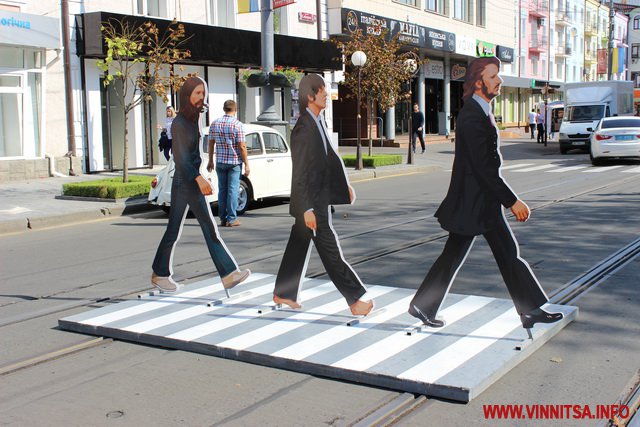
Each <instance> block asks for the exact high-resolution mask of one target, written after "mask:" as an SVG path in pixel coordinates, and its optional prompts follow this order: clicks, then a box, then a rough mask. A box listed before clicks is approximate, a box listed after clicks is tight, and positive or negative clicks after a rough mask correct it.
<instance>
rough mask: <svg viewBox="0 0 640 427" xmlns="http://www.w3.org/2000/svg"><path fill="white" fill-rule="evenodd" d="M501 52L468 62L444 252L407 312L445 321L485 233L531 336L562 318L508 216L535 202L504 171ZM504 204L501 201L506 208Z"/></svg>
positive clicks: (445, 210) (445, 212) (444, 212)
mask: <svg viewBox="0 0 640 427" xmlns="http://www.w3.org/2000/svg"><path fill="white" fill-rule="evenodd" d="M499 70H500V61H499V60H498V59H497V58H496V57H486V58H478V59H476V60H474V61H473V62H472V63H471V65H470V66H469V70H468V72H467V77H466V81H465V84H464V95H463V96H464V106H463V107H462V109H461V110H460V114H459V115H458V121H457V129H456V142H455V143H456V148H455V158H454V161H453V170H452V172H451V183H450V185H449V191H448V192H447V195H446V197H445V199H444V200H443V202H442V204H441V205H440V207H439V209H438V210H437V212H436V214H435V216H436V217H437V218H438V221H439V222H440V225H441V226H442V228H444V229H445V230H447V231H448V232H449V239H448V240H447V242H446V243H445V246H444V250H443V252H442V254H441V255H440V256H439V257H438V259H437V260H436V262H435V263H434V264H433V266H432V267H431V269H430V270H429V273H428V274H427V276H426V277H425V279H424V281H423V282H422V285H420V288H419V289H418V292H417V293H416V295H415V296H414V298H413V300H412V301H411V304H410V306H409V313H410V314H411V315H412V316H414V317H417V318H419V319H420V320H422V321H423V323H424V324H425V325H427V326H431V327H436V328H437V327H442V326H444V324H445V323H444V321H443V320H440V319H437V318H436V314H437V313H438V310H439V309H440V306H441V304H442V301H443V300H444V298H445V297H446V295H447V293H448V292H449V289H450V288H451V285H452V284H453V281H454V279H455V277H456V274H457V273H458V270H459V269H460V267H461V266H462V264H463V263H464V260H465V259H466V257H467V255H468V253H469V250H470V249H471V246H472V245H473V242H474V240H475V236H477V235H483V236H484V238H485V239H486V240H487V242H488V243H489V246H490V247H491V251H492V252H493V255H494V257H495V259H496V262H497V263H498V267H499V269H500V273H501V274H502V277H503V279H504V281H505V284H506V285H507V289H508V290H509V294H510V295H511V298H512V299H513V302H514V304H515V306H516V309H517V311H518V314H519V315H520V320H521V321H522V326H523V327H524V328H526V329H527V332H528V333H529V336H530V337H531V332H530V328H531V327H533V325H534V324H535V323H538V322H542V323H551V322H555V321H558V320H560V319H562V313H547V312H546V311H544V310H543V309H541V308H540V307H541V306H542V305H543V304H545V303H546V302H547V301H548V298H547V296H546V295H545V293H544V291H543V290H542V287H541V286H540V284H539V283H538V280H537V279H536V277H535V276H534V274H533V272H532V271H531V268H530V267H529V264H527V262H526V261H525V260H523V259H522V258H520V249H519V247H518V242H517V241H516V239H515V236H514V235H513V233H512V231H511V228H510V227H509V224H508V223H507V220H506V218H505V216H504V211H503V209H502V206H504V207H505V208H509V209H511V211H512V212H513V214H514V215H515V216H516V219H517V220H518V221H520V222H524V221H527V219H528V218H529V214H530V210H529V207H528V206H527V205H526V204H525V203H524V202H522V201H521V200H520V199H518V196H517V195H516V194H515V193H514V192H513V191H512V190H511V188H510V187H509V186H508V185H507V183H506V182H505V180H504V179H503V177H502V174H501V172H500V166H501V164H502V155H501V154H500V140H499V136H498V133H499V131H498V128H497V126H496V123H495V119H494V117H493V114H492V113H491V101H492V100H493V98H495V97H496V96H498V95H499V94H500V86H501V84H502V79H501V78H500V76H499V75H498V73H499ZM501 205H502V206H501Z"/></svg>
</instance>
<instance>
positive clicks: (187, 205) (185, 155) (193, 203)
mask: <svg viewBox="0 0 640 427" xmlns="http://www.w3.org/2000/svg"><path fill="white" fill-rule="evenodd" d="M207 94H208V90H207V85H206V83H205V82H204V80H202V79H201V78H199V77H189V78H188V79H187V80H186V81H185V83H184V84H183V85H182V88H180V95H179V96H180V112H179V113H178V116H177V117H176V118H175V120H173V123H172V125H171V127H172V129H173V132H172V133H173V142H174V145H173V159H174V162H175V173H174V176H173V183H172V185H171V210H170V211H169V223H168V224H167V229H166V231H165V233H164V236H162V240H161V241H160V245H159V246H158V250H157V252H156V256H155V258H154V260H153V266H152V267H153V273H152V274H151V283H152V284H153V285H154V286H155V287H157V288H159V289H160V290H162V291H164V292H175V291H177V290H178V289H179V287H180V285H179V284H178V283H176V282H175V281H174V280H173V279H172V277H171V276H172V275H173V265H172V260H173V251H174V249H175V245H176V242H177V241H178V238H179V237H180V234H181V233H182V226H183V225H184V219H185V218H186V216H187V212H189V210H191V212H193V214H194V215H195V217H196V219H197V220H198V223H199V224H200V228H201V229H202V234H203V235H204V239H205V241H206V243H207V248H208V249H209V254H210V255H211V259H212V260H213V263H214V264H215V266H216V269H217V270H218V274H219V275H220V277H221V278H222V286H223V287H224V288H225V289H231V288H233V287H234V286H236V285H237V284H239V283H241V282H243V281H244V280H246V279H247V278H248V277H249V275H250V274H251V272H250V271H249V270H240V269H239V268H238V264H237V263H236V261H235V260H234V259H233V257H232V256H231V253H229V250H228V249H227V247H226V246H225V244H224V242H223V241H222V238H221V237H220V235H219V234H218V229H217V227H216V224H215V221H214V220H213V215H212V214H211V208H210V206H209V204H208V203H207V201H206V200H205V197H204V196H208V195H210V194H212V193H213V189H212V187H211V184H210V183H209V182H208V181H207V180H206V178H205V177H204V176H202V175H201V174H200V164H201V163H202V157H201V155H200V154H201V150H202V149H201V146H200V130H199V129H198V120H199V118H200V113H201V111H203V110H204V108H206V104H205V102H204V100H205V96H206V95H207Z"/></svg>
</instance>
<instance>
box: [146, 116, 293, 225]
mask: <svg viewBox="0 0 640 427" xmlns="http://www.w3.org/2000/svg"><path fill="white" fill-rule="evenodd" d="M244 127H245V133H246V142H247V152H248V156H249V166H251V173H250V174H249V176H248V177H247V176H244V175H242V176H241V178H240V191H239V192H238V215H242V214H243V213H244V212H245V211H246V210H247V208H248V207H249V204H250V203H251V202H252V201H255V200H261V199H264V198H267V197H289V196H290V194H291V150H290V149H289V145H288V144H287V142H286V141H285V139H284V138H283V137H282V135H281V134H280V133H279V132H278V131H276V130H275V129H272V128H269V127H266V126H260V125H245V126H244ZM208 131H209V129H208V128H205V129H203V135H205V136H204V138H203V149H202V150H201V152H200V155H201V156H202V165H201V166H200V173H201V174H202V175H203V176H204V177H205V178H207V179H208V180H209V181H210V182H211V183H212V184H213V194H212V195H210V196H206V199H207V201H208V202H209V203H217V202H218V182H217V177H216V172H215V170H214V171H213V172H208V171H207V163H208V162H209V155H208V154H207V153H206V152H205V151H206V148H207V141H208V139H207V136H206V135H208ZM214 161H215V159H214ZM174 170H175V164H174V163H173V156H172V157H171V158H170V159H169V163H168V164H167V166H166V167H165V168H164V169H163V170H162V171H160V173H159V174H158V175H157V176H156V177H155V178H154V180H153V182H152V183H151V187H152V188H151V191H150V192H149V199H148V200H149V203H151V204H155V205H159V206H161V207H162V208H163V209H164V210H165V211H166V212H168V211H169V208H170V206H171V184H172V182H173V173H174Z"/></svg>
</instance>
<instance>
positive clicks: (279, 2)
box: [273, 0, 296, 10]
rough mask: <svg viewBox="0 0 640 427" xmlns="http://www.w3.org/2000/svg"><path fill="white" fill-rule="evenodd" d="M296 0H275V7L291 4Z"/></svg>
mask: <svg viewBox="0 0 640 427" xmlns="http://www.w3.org/2000/svg"><path fill="white" fill-rule="evenodd" d="M295 2H296V0H273V9H274V10H275V9H278V8H280V7H284V6H287V5H290V4H293V3H295Z"/></svg>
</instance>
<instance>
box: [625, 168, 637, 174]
mask: <svg viewBox="0 0 640 427" xmlns="http://www.w3.org/2000/svg"><path fill="white" fill-rule="evenodd" d="M622 173H640V167H637V168H631V169H627V170H623V171H622Z"/></svg>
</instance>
